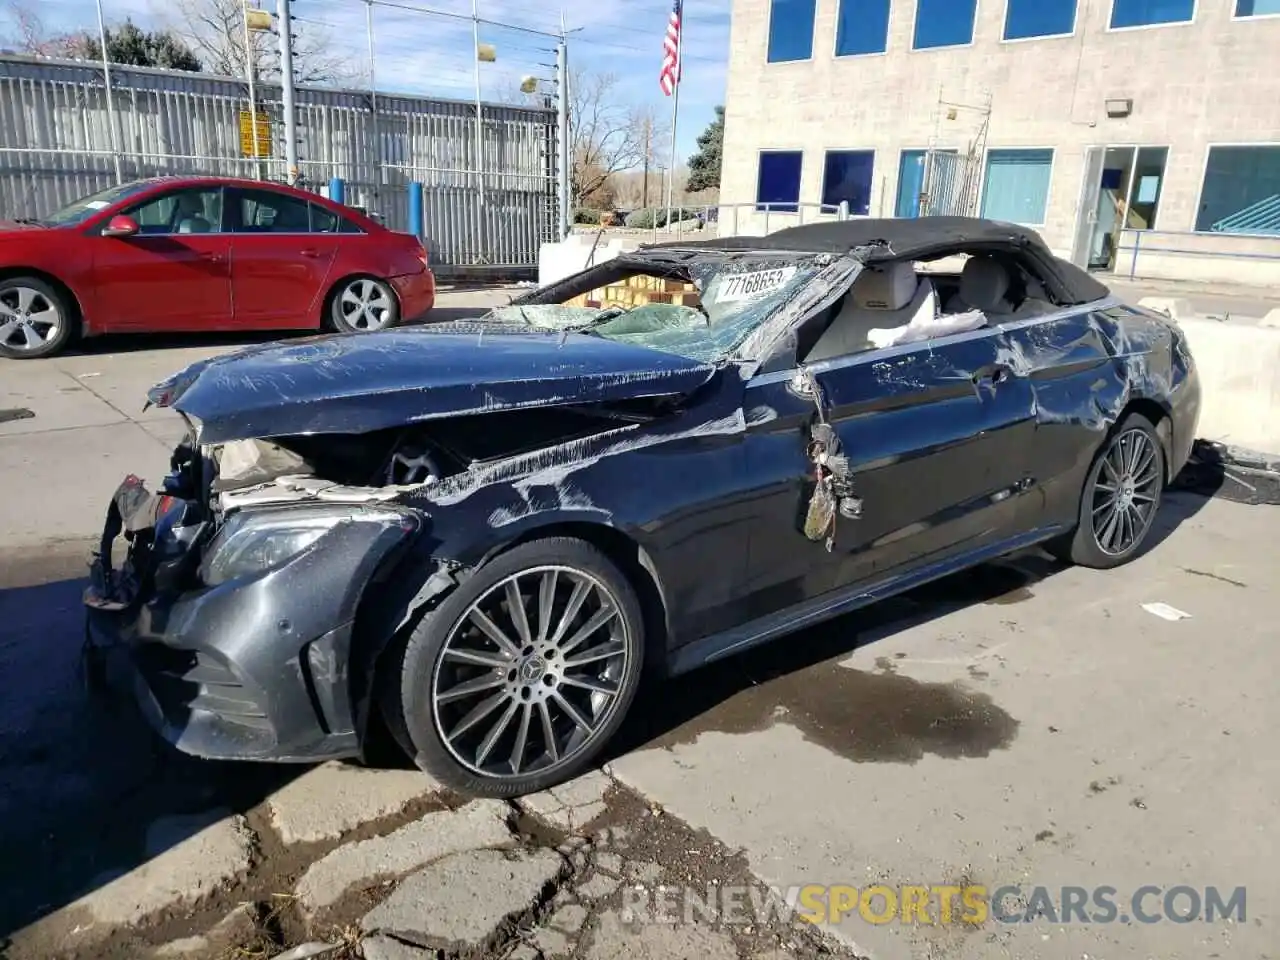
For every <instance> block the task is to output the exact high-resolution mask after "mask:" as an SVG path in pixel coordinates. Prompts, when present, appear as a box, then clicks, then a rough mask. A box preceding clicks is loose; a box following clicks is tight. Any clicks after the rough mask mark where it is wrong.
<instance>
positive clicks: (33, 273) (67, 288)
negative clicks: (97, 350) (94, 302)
mask: <svg viewBox="0 0 1280 960" xmlns="http://www.w3.org/2000/svg"><path fill="white" fill-rule="evenodd" d="M18 277H32V278H33V279H36V280H41V281H43V282H44V283H47V284H49V286H51V287H53V289H55V290H57V291H58V293H60V294H61V295H62V296H64V297H66V299H67V306H68V307H69V308H70V310H71V313H72V316H71V318H70V319H71V320H72V322H73V327H72V331H71V335H72V338H73V339H74V338H75V337H77V336H84V335H86V334H88V333H89V330H88V327H87V326H86V324H85V317H84V306H83V305H82V304H81V302H80V297H79V295H78V294H77V293H76V292H75V290H73V289H72V288H71V285H70V284H68V283H67V282H66V281H65V280H62V279H60V278H59V277H56V276H54V275H53V274H52V273H50V272H49V271H47V270H41V269H40V268H39V267H21V266H19V267H0V281H4V280H16V279H17V278H18Z"/></svg>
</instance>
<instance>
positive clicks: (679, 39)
mask: <svg viewBox="0 0 1280 960" xmlns="http://www.w3.org/2000/svg"><path fill="white" fill-rule="evenodd" d="M683 81H684V4H683V3H681V4H680V32H679V33H678V34H677V36H676V75H675V91H674V92H673V93H672V96H671V162H670V163H669V164H668V166H667V219H666V224H665V227H666V229H667V230H670V229H671V194H672V188H673V187H674V186H675V180H676V125H677V123H678V121H679V120H680V84H681V83H682V82H683Z"/></svg>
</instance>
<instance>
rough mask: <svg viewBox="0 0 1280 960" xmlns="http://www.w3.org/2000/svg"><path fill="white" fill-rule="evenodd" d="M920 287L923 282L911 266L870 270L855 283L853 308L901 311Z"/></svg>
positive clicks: (888, 266) (886, 266) (871, 268)
mask: <svg viewBox="0 0 1280 960" xmlns="http://www.w3.org/2000/svg"><path fill="white" fill-rule="evenodd" d="M919 286H920V278H919V277H917V276H916V271H915V267H913V266H912V265H911V264H910V263H905V262H904V263H886V264H879V265H877V266H873V267H867V268H866V269H865V270H863V271H862V273H861V274H860V275H859V276H858V279H857V280H855V281H854V282H853V290H852V291H851V292H852V298H853V304H854V306H856V307H859V308H860V309H863V310H902V309H904V308H905V307H907V306H908V305H909V304H910V303H911V300H912V298H913V297H915V295H916V289H917V288H918V287H919Z"/></svg>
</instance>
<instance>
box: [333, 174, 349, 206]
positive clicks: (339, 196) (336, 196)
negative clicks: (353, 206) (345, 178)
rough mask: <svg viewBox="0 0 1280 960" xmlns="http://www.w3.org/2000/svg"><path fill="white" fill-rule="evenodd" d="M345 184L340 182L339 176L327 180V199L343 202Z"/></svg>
mask: <svg viewBox="0 0 1280 960" xmlns="http://www.w3.org/2000/svg"><path fill="white" fill-rule="evenodd" d="M345 194H346V184H345V183H343V182H342V178H341V177H334V178H332V179H331V180H330V181H329V199H330V200H332V201H333V202H334V203H345V202H346V200H345Z"/></svg>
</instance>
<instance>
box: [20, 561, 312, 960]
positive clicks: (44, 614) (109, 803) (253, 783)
mask: <svg viewBox="0 0 1280 960" xmlns="http://www.w3.org/2000/svg"><path fill="white" fill-rule="evenodd" d="M83 556H84V544H83V542H80V541H76V542H73V543H68V544H51V545H47V546H40V547H33V548H28V549H26V550H20V549H14V548H10V549H8V550H4V549H0V624H3V628H2V629H0V850H3V851H4V854H3V856H0V890H3V891H4V896H3V897H0V955H3V954H4V952H5V951H4V943H5V940H6V938H7V937H9V936H11V935H13V934H14V933H16V932H17V931H19V930H21V929H23V928H24V927H26V926H27V925H28V924H30V923H32V922H34V921H36V920H38V919H40V918H41V917H43V916H46V915H48V914H50V913H52V912H53V911H55V910H57V909H59V908H60V907H63V906H65V905H67V904H69V903H71V902H73V901H74V900H75V899H77V898H78V897H79V896H81V895H83V894H86V893H89V892H90V891H92V890H94V889H96V888H98V887H100V886H102V885H103V884H104V883H105V882H107V881H108V880H110V879H111V878H113V877H115V876H118V875H120V874H123V873H126V872H128V871H130V870H132V869H134V868H136V867H138V866H140V865H142V864H143V863H145V862H147V861H148V860H149V859H151V858H154V857H156V856H158V855H160V854H161V853H163V852H164V850H165V849H167V848H170V847H172V846H174V845H176V844H177V843H180V842H181V841H182V840H184V839H186V838H187V837H188V836H190V835H192V834H194V833H196V832H198V831H199V829H200V827H201V824H200V823H199V821H198V820H183V819H173V820H167V821H166V820H165V818H182V817H190V816H192V815H196V814H207V813H209V812H210V811H215V810H216V811H225V812H226V813H228V814H235V813H244V812H246V811H248V810H250V809H252V808H253V807H254V806H256V805H258V804H260V803H261V802H262V801H263V800H264V799H265V798H266V797H267V796H268V795H269V794H270V793H271V792H273V791H274V790H276V789H278V788H279V787H281V786H283V785H284V784H285V783H287V782H289V781H290V780H292V779H294V778H295V777H297V776H298V775H300V774H301V773H303V772H305V770H306V769H307V768H306V767H304V766H300V765H271V764H232V763H212V762H205V761H200V760H196V759H194V758H191V757H187V756H185V755H182V754H179V753H177V752H176V751H175V750H173V749H171V748H170V747H168V746H167V745H166V744H163V743H161V742H160V741H159V740H158V738H156V737H155V736H154V735H153V734H152V733H151V731H150V730H149V728H147V727H146V726H145V724H144V723H143V722H142V720H141V717H140V716H139V715H138V714H137V713H135V712H134V711H133V710H132V709H131V704H129V703H127V702H113V701H111V700H109V699H106V700H104V699H102V698H100V697H95V696H91V695H90V694H89V693H88V692H87V690H86V687H85V685H84V682H83V674H82V671H81V669H80V657H79V654H80V649H81V641H82V639H83V637H84V621H83V612H82V609H83V608H82V606H81V602H80V597H81V593H82V591H83V589H84V585H85V581H84V580H82V579H80V578H79V577H78V576H74V575H70V574H71V573H72V571H74V570H75V568H76V567H77V566H81V563H80V561H81V560H82V559H83ZM50 574H52V575H50ZM15 584H16V585H15ZM158 822H159V823H160V826H159V827H157V823H158ZM153 828H154V829H153Z"/></svg>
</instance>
